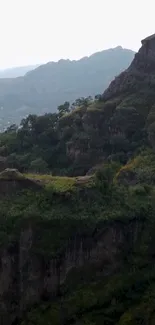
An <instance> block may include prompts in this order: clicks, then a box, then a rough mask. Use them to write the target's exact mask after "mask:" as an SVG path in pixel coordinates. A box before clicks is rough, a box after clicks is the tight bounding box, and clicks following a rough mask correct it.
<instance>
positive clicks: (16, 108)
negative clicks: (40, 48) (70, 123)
mask: <svg viewBox="0 0 155 325" xmlns="http://www.w3.org/2000/svg"><path fill="white" fill-rule="evenodd" d="M133 56H134V52H133V51H131V50H127V49H122V48H121V47H117V48H114V49H109V50H105V51H102V52H99V53H94V54H93V55H92V56H90V57H84V58H82V59H80V60H78V61H75V60H74V61H70V60H60V61H59V62H49V63H47V64H44V65H42V66H40V67H38V68H37V69H35V70H33V71H29V72H28V73H27V74H26V75H25V76H24V77H18V78H14V79H13V78H12V79H11V78H10V79H9V78H8V79H7V78H5V79H0V129H2V128H3V127H6V126H7V125H8V122H9V123H11V124H12V123H19V122H20V120H21V119H22V118H24V117H26V116H27V115H28V114H30V113H33V114H43V113H44V112H52V113H53V112H55V111H56V107H57V106H58V105H60V104H61V103H63V102H65V101H68V100H69V101H70V102H71V103H72V102H73V101H75V99H76V98H78V97H80V96H84V97H86V96H89V95H92V96H94V95H96V94H97V93H100V92H103V91H104V89H105V88H106V87H107V86H108V84H109V83H110V82H111V80H112V79H113V78H114V77H115V76H116V75H118V74H119V73H120V72H121V71H123V70H124V69H126V68H127V66H128V65H129V64H130V63H131V61H132V59H133Z"/></svg>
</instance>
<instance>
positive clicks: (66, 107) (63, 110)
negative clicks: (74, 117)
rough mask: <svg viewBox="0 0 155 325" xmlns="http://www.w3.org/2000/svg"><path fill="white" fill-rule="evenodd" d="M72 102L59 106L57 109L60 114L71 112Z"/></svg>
mask: <svg viewBox="0 0 155 325" xmlns="http://www.w3.org/2000/svg"><path fill="white" fill-rule="evenodd" d="M69 107H70V103H69V102H65V103H64V104H62V105H60V106H58V108H57V110H58V112H59V116H60V117H62V116H63V115H64V114H66V113H69V112H70V109H69Z"/></svg>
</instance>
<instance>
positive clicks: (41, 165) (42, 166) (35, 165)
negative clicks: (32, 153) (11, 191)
mask: <svg viewBox="0 0 155 325" xmlns="http://www.w3.org/2000/svg"><path fill="white" fill-rule="evenodd" d="M30 169H31V170H32V171H33V172H36V173H45V172H47V170H48V165H47V163H46V161H45V160H43V159H42V158H37V159H35V160H33V161H32V162H31V164H30Z"/></svg>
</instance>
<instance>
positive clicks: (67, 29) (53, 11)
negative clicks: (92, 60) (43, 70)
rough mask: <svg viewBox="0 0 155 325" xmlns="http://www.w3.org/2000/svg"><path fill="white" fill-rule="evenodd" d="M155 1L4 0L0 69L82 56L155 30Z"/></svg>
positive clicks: (134, 45)
mask: <svg viewBox="0 0 155 325" xmlns="http://www.w3.org/2000/svg"><path fill="white" fill-rule="evenodd" d="M154 11H155V3H154V0H147V1H146V0H0V45H1V46H0V69H5V68H10V67H14V66H24V65H31V64H38V63H46V62H48V61H58V60H59V59H61V58H64V59H68V58H69V59H79V58H81V57H83V56H87V55H90V54H92V53H94V52H96V51H101V50H104V49H107V48H112V47H116V46H118V45H121V46H122V47H125V48H129V49H132V50H135V51H137V50H138V48H139V47H140V44H141V43H140V41H141V39H143V38H144V37H146V36H148V35H151V34H153V33H155V23H154Z"/></svg>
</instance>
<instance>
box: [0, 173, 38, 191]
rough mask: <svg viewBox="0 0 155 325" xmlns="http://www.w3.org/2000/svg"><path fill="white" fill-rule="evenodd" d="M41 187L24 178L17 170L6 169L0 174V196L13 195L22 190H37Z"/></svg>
mask: <svg viewBox="0 0 155 325" xmlns="http://www.w3.org/2000/svg"><path fill="white" fill-rule="evenodd" d="M41 188H42V186H41V185H40V184H39V183H37V182H35V181H34V180H31V179H29V178H26V177H24V176H23V174H21V173H20V172H19V171H18V170H17V169H10V168H7V169H5V170H3V171H2V172H1V173H0V196H5V195H11V194H15V193H16V192H20V191H22V190H24V189H29V190H39V189H41Z"/></svg>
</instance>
